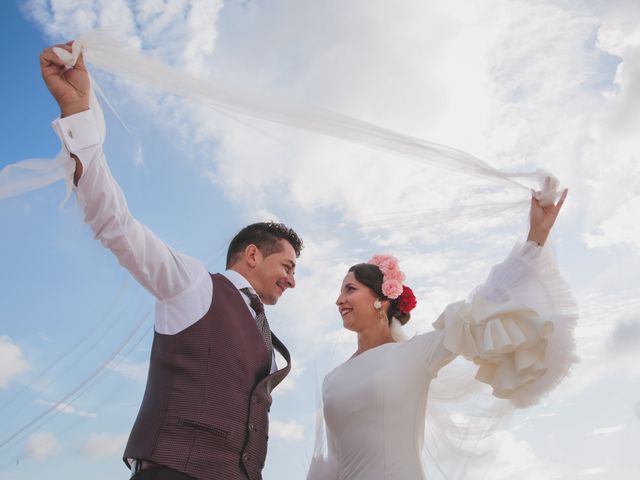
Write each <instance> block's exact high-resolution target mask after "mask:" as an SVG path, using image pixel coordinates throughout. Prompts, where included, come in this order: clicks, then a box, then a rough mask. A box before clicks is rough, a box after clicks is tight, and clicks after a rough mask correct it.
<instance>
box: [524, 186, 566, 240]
mask: <svg viewBox="0 0 640 480" xmlns="http://www.w3.org/2000/svg"><path fill="white" fill-rule="evenodd" d="M550 184H551V178H550V177H547V178H546V179H545V188H548V187H549V186H550ZM568 192H569V190H568V189H565V190H564V191H563V192H562V195H561V196H560V200H558V203H556V204H551V205H546V206H544V207H543V206H541V205H540V202H539V201H538V199H537V198H536V193H537V192H534V193H533V195H532V196H531V210H530V212H529V235H528V237H527V240H528V241H533V242H536V243H537V244H538V245H540V246H542V245H544V243H545V242H546V241H547V237H548V236H549V232H550V231H551V227H553V224H554V223H555V221H556V218H557V217H558V213H560V209H561V208H562V205H563V204H564V200H565V198H567V193H568Z"/></svg>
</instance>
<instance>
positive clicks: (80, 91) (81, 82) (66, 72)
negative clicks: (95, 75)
mask: <svg viewBox="0 0 640 480" xmlns="http://www.w3.org/2000/svg"><path fill="white" fill-rule="evenodd" d="M72 44H73V42H68V43H67V44H64V45H55V46H56V47H59V48H63V49H65V50H67V51H68V52H71V45H72ZM40 70H41V72H42V79H43V80H44V83H46V85H47V88H49V91H50V92H51V95H53V98H55V100H56V102H58V105H59V106H60V112H61V116H62V117H67V116H69V115H73V114H74V113H78V112H82V111H84V110H88V109H89V89H90V83H89V74H88V73H87V69H86V68H85V65H84V60H83V58H82V54H80V56H79V57H78V61H77V62H76V65H75V67H73V68H69V67H68V66H66V65H65V64H64V62H63V61H62V60H60V58H59V57H58V55H56V54H55V53H54V51H53V47H49V48H45V49H44V50H43V51H42V53H41V54H40Z"/></svg>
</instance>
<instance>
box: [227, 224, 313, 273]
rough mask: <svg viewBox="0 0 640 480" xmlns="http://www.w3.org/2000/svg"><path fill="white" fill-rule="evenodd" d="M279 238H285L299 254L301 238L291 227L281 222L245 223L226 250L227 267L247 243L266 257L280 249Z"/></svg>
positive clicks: (297, 255) (238, 256) (230, 265)
mask: <svg viewBox="0 0 640 480" xmlns="http://www.w3.org/2000/svg"><path fill="white" fill-rule="evenodd" d="M279 240H286V241H287V242H289V243H290V244H291V246H292V247H293V250H294V251H295V252H296V257H299V256H300V251H301V250H302V239H301V238H300V237H299V236H298V234H297V233H296V232H294V231H293V229H291V228H289V227H287V226H286V225H284V224H283V223H275V222H259V223H252V224H251V225H247V226H246V227H244V228H243V229H242V230H240V231H239V232H238V234H237V235H236V236H235V237H233V240H231V243H230V244H229V249H228V250H227V268H230V267H232V266H233V265H234V264H235V263H236V262H237V261H238V260H239V258H240V255H241V254H242V252H243V251H244V249H245V248H247V247H248V246H249V245H252V244H253V245H255V246H256V247H258V249H259V250H260V252H262V255H264V256H265V257H268V256H269V255H271V254H272V253H276V252H279V251H280V250H282V246H281V245H280V243H279V242H278V241H279Z"/></svg>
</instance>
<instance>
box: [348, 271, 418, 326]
mask: <svg viewBox="0 0 640 480" xmlns="http://www.w3.org/2000/svg"><path fill="white" fill-rule="evenodd" d="M349 272H353V274H354V275H355V277H356V280H358V281H359V282H360V283H362V284H363V285H366V286H367V287H369V289H370V290H371V291H372V292H373V293H374V294H375V295H376V296H377V297H378V298H379V299H380V300H389V302H390V303H389V310H388V311H387V317H388V318H389V322H391V319H392V318H393V317H396V318H397V319H398V321H399V322H400V323H401V324H402V325H404V324H405V323H407V322H408V321H409V319H410V318H411V314H410V313H402V312H401V311H400V309H399V308H398V299H397V298H396V299H395V300H391V299H390V298H387V297H386V296H385V295H384V293H382V271H381V270H380V268H378V266H377V265H373V264H371V263H359V264H357V265H354V266H353V267H351V268H350V269H349Z"/></svg>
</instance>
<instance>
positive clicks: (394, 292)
mask: <svg viewBox="0 0 640 480" xmlns="http://www.w3.org/2000/svg"><path fill="white" fill-rule="evenodd" d="M367 263H370V264H372V265H375V266H377V267H378V268H379V269H380V271H381V272H382V293H383V294H384V296H385V297H387V298H388V299H390V300H395V299H396V298H398V297H399V296H400V295H401V294H402V290H403V289H402V282H404V279H405V276H404V273H402V271H401V270H400V268H399V267H398V259H397V258H396V257H394V256H393V255H374V256H373V257H371V260H369V261H368V262H367Z"/></svg>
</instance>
